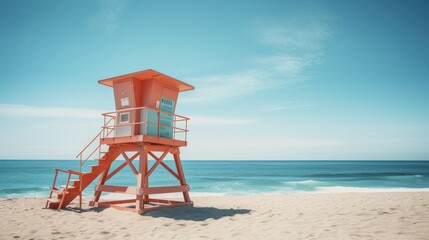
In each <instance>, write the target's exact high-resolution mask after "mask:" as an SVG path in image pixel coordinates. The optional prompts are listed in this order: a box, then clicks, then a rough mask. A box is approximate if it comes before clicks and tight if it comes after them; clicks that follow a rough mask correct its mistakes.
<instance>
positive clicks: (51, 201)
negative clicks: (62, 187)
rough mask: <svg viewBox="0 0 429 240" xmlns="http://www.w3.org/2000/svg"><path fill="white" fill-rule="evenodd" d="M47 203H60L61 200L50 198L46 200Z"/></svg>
mask: <svg viewBox="0 0 429 240" xmlns="http://www.w3.org/2000/svg"><path fill="white" fill-rule="evenodd" d="M46 201H48V202H50V203H60V200H59V199H56V198H48V199H46Z"/></svg>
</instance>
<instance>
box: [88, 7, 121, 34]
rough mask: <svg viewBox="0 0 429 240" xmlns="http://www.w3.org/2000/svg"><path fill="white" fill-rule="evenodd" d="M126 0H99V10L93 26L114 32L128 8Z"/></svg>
mask: <svg viewBox="0 0 429 240" xmlns="http://www.w3.org/2000/svg"><path fill="white" fill-rule="evenodd" d="M126 2H127V1H126V0H99V1H98V5H99V11H98V13H97V14H96V15H95V17H94V18H93V20H92V26H93V27H95V28H101V29H103V30H105V31H106V32H108V33H112V32H114V31H115V30H116V29H117V27H118V21H119V19H120V17H121V15H122V13H123V11H124V10H125V8H126Z"/></svg>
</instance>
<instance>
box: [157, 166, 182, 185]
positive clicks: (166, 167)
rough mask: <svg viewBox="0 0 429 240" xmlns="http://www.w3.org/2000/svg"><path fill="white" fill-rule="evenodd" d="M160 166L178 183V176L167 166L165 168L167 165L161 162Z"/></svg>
mask: <svg viewBox="0 0 429 240" xmlns="http://www.w3.org/2000/svg"><path fill="white" fill-rule="evenodd" d="M161 166H163V167H164V168H165V169H166V170H167V171H169V172H170V173H171V175H173V176H174V177H175V178H177V180H179V181H180V177H179V175H177V173H175V172H174V171H173V170H172V169H171V168H170V167H169V166H167V164H165V163H164V162H161Z"/></svg>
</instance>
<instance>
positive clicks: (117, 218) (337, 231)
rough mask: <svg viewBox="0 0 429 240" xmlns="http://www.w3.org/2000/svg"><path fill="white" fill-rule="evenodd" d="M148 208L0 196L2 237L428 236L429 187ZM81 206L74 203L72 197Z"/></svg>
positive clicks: (220, 199) (216, 200)
mask: <svg viewBox="0 0 429 240" xmlns="http://www.w3.org/2000/svg"><path fill="white" fill-rule="evenodd" d="M193 201H194V203H195V206H194V207H181V208H171V209H163V210H159V211H153V212H150V213H147V214H145V215H137V214H134V213H131V212H124V211H118V210H115V209H100V208H90V207H88V205H87V204H86V203H87V202H88V199H86V201H85V205H84V209H83V211H82V212H80V211H79V210H78V209H75V208H69V209H66V210H62V211H61V212H57V211H54V210H48V209H43V207H44V199H40V198H20V199H1V200H0V212H1V218H0V219H1V220H0V221H1V222H0V228H1V230H0V239H429V192H402V193H309V194H290V195H254V196H215V197H194V198H193ZM73 206H76V205H72V207H73Z"/></svg>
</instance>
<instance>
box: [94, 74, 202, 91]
mask: <svg viewBox="0 0 429 240" xmlns="http://www.w3.org/2000/svg"><path fill="white" fill-rule="evenodd" d="M130 78H134V79H138V80H141V81H145V80H151V79H156V80H157V81H159V82H161V83H163V84H165V85H168V86H171V87H174V88H176V89H178V90H179V92H184V91H189V90H194V89H195V88H194V86H192V85H189V84H187V83H184V82H182V81H180V80H177V79H175V78H173V77H170V76H167V75H165V74H163V73H160V72H157V71H155V70H152V69H146V70H143V71H138V72H133V73H128V74H124V75H120V76H116V77H111V78H106V79H102V80H100V81H98V83H100V84H102V85H106V86H109V87H113V83H114V82H117V81H121V80H125V79H130Z"/></svg>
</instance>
